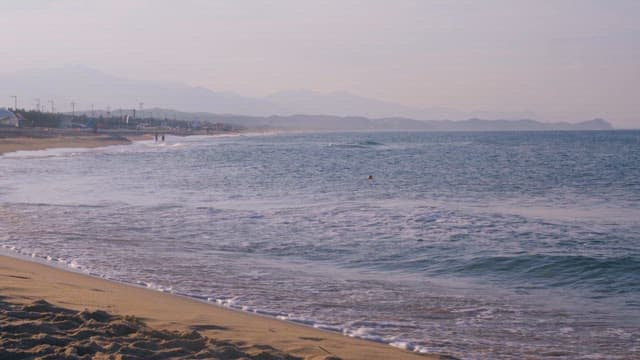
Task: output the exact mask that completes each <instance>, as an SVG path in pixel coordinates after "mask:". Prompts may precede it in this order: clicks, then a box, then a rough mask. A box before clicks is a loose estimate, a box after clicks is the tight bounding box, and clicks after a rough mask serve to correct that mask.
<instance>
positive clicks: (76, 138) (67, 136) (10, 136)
mask: <svg viewBox="0 0 640 360" xmlns="http://www.w3.org/2000/svg"><path fill="white" fill-rule="evenodd" d="M148 138H151V135H145V134H120V133H99V134H93V133H90V132H77V131H73V130H58V129H56V130H55V131H54V130H51V131H44V130H21V129H10V130H3V131H0V155H2V154H5V153H10V152H15V151H33V150H45V149H54V148H96V147H103V146H109V145H126V144H130V143H131V141H135V140H142V139H148Z"/></svg>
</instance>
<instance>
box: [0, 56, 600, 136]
mask: <svg viewBox="0 0 640 360" xmlns="http://www.w3.org/2000/svg"><path fill="white" fill-rule="evenodd" d="M13 95H17V96H18V107H19V108H27V109H32V108H34V107H35V99H36V98H39V99H40V103H41V105H43V106H45V105H46V106H47V109H50V106H51V104H50V100H53V102H54V104H57V105H56V109H61V108H62V109H65V110H68V109H69V108H70V103H71V102H72V101H74V102H75V103H76V104H77V105H76V109H78V110H80V109H84V110H88V109H90V108H91V106H92V105H93V106H94V107H95V108H96V109H106V108H107V107H110V108H111V109H112V110H115V109H134V108H138V107H139V103H140V102H143V103H144V108H145V109H149V108H152V107H156V108H163V109H177V110H180V111H183V112H184V113H181V114H182V115H181V117H180V118H185V119H192V120H194V119H195V120H214V121H222V120H223V118H224V119H227V120H226V121H227V122H229V121H231V120H233V121H235V122H236V123H238V124H244V125H251V126H262V127H278V128H300V129H318V130H334V129H335V130H358V129H406V130H410V129H420V130H548V129H558V130H563V129H574V128H584V129H606V128H610V125H609V124H608V123H606V122H604V121H602V120H594V121H592V122H588V123H581V124H576V125H572V124H568V123H555V124H548V123H541V122H537V121H533V120H518V121H509V120H510V119H527V118H531V117H533V116H532V115H533V114H529V113H479V114H476V113H467V112H462V111H457V110H454V109H447V108H430V109H419V108H413V107H408V106H403V105H398V104H393V103H390V102H385V101H380V100H374V99H368V98H364V97H361V96H357V95H353V94H350V93H345V92H334V93H328V94H322V93H317V92H313V91H307V90H296V91H283V92H278V93H275V94H272V95H270V96H266V97H264V98H252V97H246V96H241V95H238V94H234V93H229V92H216V91H213V90H210V89H207V88H203V87H193V86H188V85H185V84H181V83H174V82H153V81H140V80H131V79H125V78H121V77H117V76H112V75H108V74H106V73H104V72H101V71H99V70H96V69H92V68H89V67H85V66H78V65H73V66H64V67H61V68H55V69H47V70H24V71H20V72H16V73H12V74H0V99H6V100H5V101H7V103H9V102H10V101H11V100H10V96H13ZM8 105H9V104H8ZM158 111H161V110H158ZM171 111H173V110H171ZM186 112H190V113H194V112H195V113H197V114H189V115H187V113H186ZM215 114H233V116H231V115H224V116H222V115H215ZM298 114H305V115H298ZM478 117H482V118H490V119H509V120H496V121H487V120H480V119H475V118H478ZM372 118H375V119H372ZM470 118H471V119H470ZM413 119H417V120H430V121H427V122H425V121H417V120H413ZM462 119H470V120H464V121H453V122H452V121H444V120H462Z"/></svg>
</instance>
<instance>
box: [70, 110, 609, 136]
mask: <svg viewBox="0 0 640 360" xmlns="http://www.w3.org/2000/svg"><path fill="white" fill-rule="evenodd" d="M119 111H120V110H119V109H118V110H115V111H113V112H112V114H118V112H119ZM144 112H145V114H146V115H145V116H149V115H150V114H152V115H153V117H156V118H168V119H174V118H176V119H179V120H184V121H192V122H212V123H226V124H233V125H238V126H242V127H246V128H249V129H268V130H273V129H279V130H300V131H305V130H306V131H336V130H337V131H358V130H364V131H375V130H386V131H391V130H407V131H563V130H613V127H612V126H611V124H609V123H608V122H607V121H605V120H603V119H593V120H589V121H583V122H579V123H567V122H556V123H543V122H539V121H535V120H527V119H525V120H483V119H468V120H461V121H451V120H424V121H423V120H414V119H407V118H400V117H388V118H377V119H372V118H367V117H362V116H331V115H301V114H299V115H288V116H279V115H274V116H246V115H231V114H213V113H207V112H194V113H191V112H181V111H176V110H172V109H164V108H150V109H144ZM82 113H84V114H87V115H90V113H91V112H90V111H83V112H82ZM95 113H96V116H104V115H106V113H105V111H103V110H100V111H96V112H95Z"/></svg>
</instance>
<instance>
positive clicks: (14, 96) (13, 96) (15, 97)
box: [11, 95, 18, 111]
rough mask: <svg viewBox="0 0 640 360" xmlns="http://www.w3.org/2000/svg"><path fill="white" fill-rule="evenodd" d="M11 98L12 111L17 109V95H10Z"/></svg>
mask: <svg viewBox="0 0 640 360" xmlns="http://www.w3.org/2000/svg"><path fill="white" fill-rule="evenodd" d="M11 97H12V98H13V111H16V110H18V97H17V96H16V95H11Z"/></svg>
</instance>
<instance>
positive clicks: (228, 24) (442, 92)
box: [0, 0, 640, 128]
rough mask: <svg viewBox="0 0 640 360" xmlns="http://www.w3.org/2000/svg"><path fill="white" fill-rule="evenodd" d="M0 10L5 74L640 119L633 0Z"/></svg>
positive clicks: (57, 3)
mask: <svg viewBox="0 0 640 360" xmlns="http://www.w3.org/2000/svg"><path fill="white" fill-rule="evenodd" d="M0 9H1V12H0V14H1V17H2V28H3V29H2V31H0V47H1V50H0V72H3V73H7V72H15V71H19V70H23V69H34V68H40V69H42V68H53V67H59V66H64V65H84V66H89V67H93V68H96V69H99V70H102V71H104V72H107V73H109V74H113V75H117V76H121V77H126V78H132V79H139V80H157V81H172V82H180V83H186V84H189V85H193V86H202V87H206V88H209V89H212V90H215V91H228V92H234V93H237V94H241V95H245V96H266V95H268V94H270V93H274V92H278V91H284V90H292V89H308V90H314V91H320V92H334V91H345V92H350V93H354V94H357V95H360V96H364V97H370V98H375V99H379V100H384V101H389V102H394V103H398V104H403V105H409V106H415V107H422V108H430V107H447V108H453V109H457V110H461V111H493V112H495V111H504V112H532V113H534V114H535V117H536V119H537V120H542V121H581V120H588V119H592V118H597V117H601V118H605V119H607V120H609V121H611V122H612V123H614V125H616V126H617V127H635V128H640V101H638V100H639V95H640V21H638V19H640V1H637V0H602V1H595V0H531V1H529V0H482V1H477V0H467V1H464V0H458V1H456V0H446V1H438V0H394V1H388V0H361V1H360V0H326V1H319V0H317V1H314V0H309V1H299V0H272V1H261V0H253V1H249V0H233V1H231V0H228V1H215V0H180V1H177V0H175V1H170V0H110V1H91V0H84V1H81V0H76V1H72V0H20V1H15V0H0ZM0 86H1V84H0Z"/></svg>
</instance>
